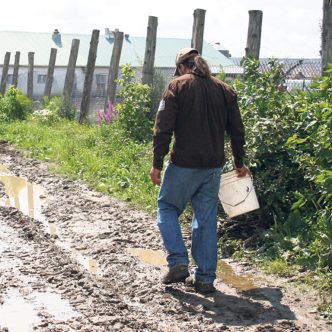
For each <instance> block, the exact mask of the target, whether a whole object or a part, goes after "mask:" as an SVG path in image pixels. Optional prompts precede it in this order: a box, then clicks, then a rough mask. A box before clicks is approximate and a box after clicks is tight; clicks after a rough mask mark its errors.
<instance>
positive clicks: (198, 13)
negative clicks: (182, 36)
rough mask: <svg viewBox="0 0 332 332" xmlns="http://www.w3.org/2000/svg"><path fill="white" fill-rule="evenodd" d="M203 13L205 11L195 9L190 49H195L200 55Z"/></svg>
mask: <svg viewBox="0 0 332 332" xmlns="http://www.w3.org/2000/svg"><path fill="white" fill-rule="evenodd" d="M205 12H206V10H205V9H195V11H194V24H193V34H192V37H191V47H192V48H195V49H196V50H197V51H198V52H199V53H200V54H202V51H203V40H204V22H205Z"/></svg>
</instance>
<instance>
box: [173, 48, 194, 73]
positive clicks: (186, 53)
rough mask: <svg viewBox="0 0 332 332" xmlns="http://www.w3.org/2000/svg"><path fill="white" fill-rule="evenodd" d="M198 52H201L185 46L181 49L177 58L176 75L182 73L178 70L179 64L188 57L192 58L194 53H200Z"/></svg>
mask: <svg viewBox="0 0 332 332" xmlns="http://www.w3.org/2000/svg"><path fill="white" fill-rule="evenodd" d="M198 54H199V52H198V51H197V50H196V49H195V48H191V47H185V48H183V49H181V50H180V51H179V53H178V54H177V55H176V58H175V65H176V69H175V72H174V76H178V75H180V73H179V71H178V66H179V64H181V63H183V62H185V61H186V60H187V59H189V58H191V57H192V56H193V55H198Z"/></svg>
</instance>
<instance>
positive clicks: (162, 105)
mask: <svg viewBox="0 0 332 332" xmlns="http://www.w3.org/2000/svg"><path fill="white" fill-rule="evenodd" d="M164 109H165V100H164V99H162V100H161V101H160V103H159V107H158V112H161V111H163V110H164Z"/></svg>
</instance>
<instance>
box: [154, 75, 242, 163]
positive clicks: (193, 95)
mask: <svg viewBox="0 0 332 332" xmlns="http://www.w3.org/2000/svg"><path fill="white" fill-rule="evenodd" d="M225 132H226V133H227V134H228V135H229V136H230V139H231V146H232V152H233V156H234V161H235V164H236V166H237V167H241V166H242V165H243V163H242V157H243V156H244V149H243V146H244V144H245V138H244V127H243V123H242V120H241V116H240V112H239V107H238V104H237V100H236V94H235V92H234V90H232V88H231V87H229V86H228V85H227V84H225V83H223V82H222V81H220V80H218V79H217V78H215V77H201V76H198V75H195V74H192V73H191V74H185V75H182V76H180V77H178V78H176V79H174V80H172V81H171V82H170V83H169V85H168V87H167V88H166V89H165V91H164V94H163V99H162V100H161V102H160V105H159V109H158V112H157V115H156V121H155V130H154V135H153V147H154V158H153V167H154V168H158V169H162V168H163V160H164V157H165V156H166V155H167V153H168V151H169V145H170V143H171V139H172V135H173V133H174V144H173V147H172V151H171V154H170V161H171V162H172V163H174V164H175V165H177V166H180V167H192V168H199V167H222V166H223V165H224V163H225V153H224V135H225Z"/></svg>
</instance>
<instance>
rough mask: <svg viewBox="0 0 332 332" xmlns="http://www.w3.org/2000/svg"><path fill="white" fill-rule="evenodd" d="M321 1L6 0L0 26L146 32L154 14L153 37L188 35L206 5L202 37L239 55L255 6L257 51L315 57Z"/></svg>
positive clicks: (9, 28)
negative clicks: (259, 27) (259, 33)
mask: <svg viewBox="0 0 332 332" xmlns="http://www.w3.org/2000/svg"><path fill="white" fill-rule="evenodd" d="M322 7H323V0H189V1H179V0H166V1H158V0H56V1H50V0H29V1H28V0H11V1H3V2H2V3H1V19H0V31H34V32H50V33H51V32H53V31H54V29H58V30H59V31H60V32H61V33H83V34H90V33H91V32H92V30H93V29H98V30H100V33H101V34H104V31H105V28H109V29H110V30H114V29H119V30H120V31H123V32H124V33H128V34H129V35H132V36H146V32H147V24H148V17H149V16H156V17H158V30H157V36H158V37H170V38H188V39H191V35H192V27H193V13H194V10H195V9H198V8H199V9H204V10H206V14H205V27H204V40H205V41H207V42H209V43H211V44H214V43H216V42H219V43H220V44H221V45H222V46H223V47H224V48H226V49H228V50H229V51H230V53H231V55H232V56H235V57H242V56H243V55H244V49H245V46H246V41H247V31H248V22H249V14H248V11H249V10H261V11H263V25H262V39H261V51H260V56H261V57H277V58H285V57H286V58H318V57H319V50H320V44H321V41H320V26H321V22H322ZM0 47H1V46H0ZM203 55H204V50H203Z"/></svg>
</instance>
